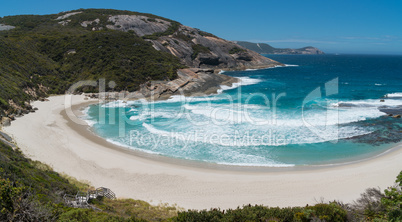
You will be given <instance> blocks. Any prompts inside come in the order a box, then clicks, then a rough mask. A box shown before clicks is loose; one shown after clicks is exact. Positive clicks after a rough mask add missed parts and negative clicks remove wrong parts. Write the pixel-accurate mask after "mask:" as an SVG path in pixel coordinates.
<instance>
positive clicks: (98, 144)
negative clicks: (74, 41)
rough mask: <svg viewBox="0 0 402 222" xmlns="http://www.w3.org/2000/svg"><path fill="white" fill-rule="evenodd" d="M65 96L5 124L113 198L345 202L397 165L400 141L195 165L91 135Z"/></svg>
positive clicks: (199, 205) (33, 154) (383, 181)
mask: <svg viewBox="0 0 402 222" xmlns="http://www.w3.org/2000/svg"><path fill="white" fill-rule="evenodd" d="M72 98H73V102H72V105H73V108H74V109H77V108H78V107H79V106H82V105H87V104H88V101H86V100H84V97H83V96H73V97H72ZM65 104H66V105H67V103H65V97H64V96H56V97H51V98H50V101H49V102H34V104H33V106H34V107H38V108H39V110H38V111H37V112H36V113H32V114H29V115H26V116H24V117H21V118H18V119H17V120H16V121H14V122H13V123H12V125H11V126H10V127H6V128H4V129H3V130H4V131H5V132H7V133H8V134H10V135H11V136H12V137H13V138H14V139H15V140H16V141H17V143H18V145H19V147H20V148H21V150H22V151H23V153H24V154H25V155H27V156H28V157H30V158H32V159H34V160H39V161H42V162H44V163H47V164H49V165H51V166H52V167H53V168H54V170H56V171H58V172H63V173H66V174H68V175H71V176H73V177H76V178H77V179H79V180H87V181H90V183H91V184H92V185H93V186H95V187H99V186H104V187H108V188H110V189H112V190H113V191H115V193H116V194H117V196H118V197H119V198H133V199H141V200H145V201H149V202H151V201H152V202H151V203H153V204H158V203H159V202H167V203H169V204H178V205H179V206H181V207H184V208H189V209H204V208H207V209H209V208H211V207H220V208H234V207H237V206H242V205H243V204H249V203H251V204H264V205H268V206H280V207H286V206H298V205H302V206H303V205H305V204H314V203H316V202H317V201H318V200H320V199H321V198H324V199H325V200H341V201H343V202H350V201H352V200H355V199H356V198H358V197H359V195H360V193H362V192H363V191H364V190H365V189H366V188H369V187H378V186H379V187H380V188H381V189H384V188H386V187H388V186H390V185H392V184H393V182H394V180H395V178H396V176H397V174H398V173H399V172H400V171H401V170H402V161H401V160H402V149H401V148H400V147H402V145H398V147H396V148H394V149H393V150H392V151H390V152H387V153H385V154H383V155H380V156H378V157H376V158H372V159H369V160H365V161H361V162H357V163H352V164H348V165H340V166H333V167H310V168H285V169H283V168H281V169H278V168H277V169H275V168H274V169H269V170H266V168H261V170H258V169H256V168H253V169H251V168H250V169H247V168H242V167H238V168H236V167H227V166H218V167H217V166H216V165H213V164H212V165H207V164H203V166H202V167H201V166H199V165H197V163H193V164H189V162H188V161H178V160H173V159H170V158H163V157H158V156H154V155H151V154H146V153H142V152H132V151H129V150H124V149H122V148H120V147H118V146H115V145H113V144H110V143H108V142H106V141H105V140H104V139H101V138H99V137H97V136H95V135H93V134H92V133H91V132H90V131H89V130H88V129H87V126H86V124H85V123H84V122H83V121H81V122H80V120H78V124H77V123H74V122H73V121H71V120H69V119H68V118H65V117H66V114H65V112H63V110H64V107H65ZM67 106H69V105H67ZM74 109H73V110H74Z"/></svg>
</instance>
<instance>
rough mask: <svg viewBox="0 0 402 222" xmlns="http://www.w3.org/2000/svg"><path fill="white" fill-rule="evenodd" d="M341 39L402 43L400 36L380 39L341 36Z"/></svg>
mask: <svg viewBox="0 0 402 222" xmlns="http://www.w3.org/2000/svg"><path fill="white" fill-rule="evenodd" d="M339 38H340V39H346V40H367V41H371V40H373V41H376V42H378V41H380V42H390V41H401V40H402V38H401V37H399V36H393V35H383V36H380V37H371V36H341V37H339Z"/></svg>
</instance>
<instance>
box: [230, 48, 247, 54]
mask: <svg viewBox="0 0 402 222" xmlns="http://www.w3.org/2000/svg"><path fill="white" fill-rule="evenodd" d="M245 51H246V50H244V49H241V48H239V47H233V48H232V49H230V50H229V54H237V53H241V52H245Z"/></svg>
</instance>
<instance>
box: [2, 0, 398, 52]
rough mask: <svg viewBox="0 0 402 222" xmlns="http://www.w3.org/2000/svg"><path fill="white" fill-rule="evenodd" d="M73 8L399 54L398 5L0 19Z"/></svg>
mask: <svg viewBox="0 0 402 222" xmlns="http://www.w3.org/2000/svg"><path fill="white" fill-rule="evenodd" d="M78 8H113V9H124V10H131V11H138V12H146V13H152V14H156V15H160V16H163V17H166V18H170V19H173V20H176V21H179V22H181V23H182V24H184V25H188V26H191V27H195V28H199V29H201V30H204V31H208V32H211V33H213V34H215V35H217V36H219V37H222V38H224V39H228V40H244V41H252V42H265V43H268V44H271V45H272V46H274V47H293V48H298V47H303V46H308V45H312V46H316V47H318V48H320V49H322V50H323V51H325V52H327V53H368V54H402V1H399V0H389V1H388V0H384V1H379V0H377V1H372V0H354V1H351V0H349V1H343V0H337V1H330V0H326V1H325V0H293V1H287V0H265V1H253V0H249V1H244V0H243V1H237V0H233V1H219V0H215V1H210V0H204V1H189V0H187V1H182V0H171V1H167V0H166V1H161V0H142V1H137V0H113V1H111V0H107V1H105V0H98V1H85V0H81V1H78V0H69V1H54V0H53V1H49V0H42V1H29V0H20V1H10V0H8V1H6V0H3V1H2V3H1V7H0V16H6V15H18V14H53V13H58V12H61V11H66V10H72V9H78Z"/></svg>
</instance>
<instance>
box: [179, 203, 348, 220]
mask: <svg viewBox="0 0 402 222" xmlns="http://www.w3.org/2000/svg"><path fill="white" fill-rule="evenodd" d="M173 221H194V222H195V221H239V222H240V221H244V222H246V221H347V212H346V210H344V209H342V208H341V207H340V206H339V205H338V204H337V203H330V204H317V205H315V206H307V207H304V208H302V207H293V208H290V207H288V208H279V207H273V208H269V207H264V206H259V205H256V206H250V205H248V206H244V207H243V208H237V209H235V210H231V209H229V210H223V211H221V210H219V209H213V210H210V211H206V210H203V211H187V212H181V213H179V215H178V216H177V217H176V218H174V219H173Z"/></svg>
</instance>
